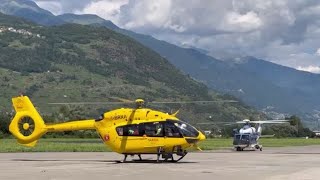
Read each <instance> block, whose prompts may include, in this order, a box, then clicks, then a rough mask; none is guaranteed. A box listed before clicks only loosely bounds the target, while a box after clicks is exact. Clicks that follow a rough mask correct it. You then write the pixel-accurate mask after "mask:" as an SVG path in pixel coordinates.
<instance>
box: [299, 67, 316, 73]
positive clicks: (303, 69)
mask: <svg viewBox="0 0 320 180" xmlns="http://www.w3.org/2000/svg"><path fill="white" fill-rule="evenodd" d="M297 69H298V70H300V71H307V72H312V73H317V74H320V67H319V66H306V67H301V66H298V68H297Z"/></svg>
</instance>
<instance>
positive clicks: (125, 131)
mask: <svg viewBox="0 0 320 180" xmlns="http://www.w3.org/2000/svg"><path fill="white" fill-rule="evenodd" d="M116 131H117V133H118V135H119V136H141V134H140V133H139V126H138V125H137V124H131V125H127V126H120V127H117V128H116Z"/></svg>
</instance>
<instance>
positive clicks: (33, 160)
mask: <svg viewBox="0 0 320 180" xmlns="http://www.w3.org/2000/svg"><path fill="white" fill-rule="evenodd" d="M11 161H23V162H98V163H113V164H123V163H134V164H135V163H145V164H185V163H198V162H193V161H179V162H176V161H164V160H160V161H159V162H157V160H155V159H143V160H139V159H137V160H136V159H132V160H128V161H125V162H123V161H120V160H97V159H92V160H91V159H85V160H84V159H78V160H77V159H65V160H60V159H11Z"/></svg>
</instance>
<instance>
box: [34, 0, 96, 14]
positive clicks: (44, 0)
mask: <svg viewBox="0 0 320 180" xmlns="http://www.w3.org/2000/svg"><path fill="white" fill-rule="evenodd" d="M33 1H34V2H35V3H37V5H38V6H39V7H41V8H43V9H46V10H49V11H50V12H52V13H53V14H55V15H59V14H63V13H74V12H75V11H78V10H79V9H83V8H85V7H86V6H87V5H89V4H91V3H95V2H97V1H99V0H33Z"/></svg>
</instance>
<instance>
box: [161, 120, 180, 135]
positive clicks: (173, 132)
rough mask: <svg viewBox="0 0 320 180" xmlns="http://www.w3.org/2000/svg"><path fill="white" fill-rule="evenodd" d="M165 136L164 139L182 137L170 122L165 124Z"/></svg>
mask: <svg viewBox="0 0 320 180" xmlns="http://www.w3.org/2000/svg"><path fill="white" fill-rule="evenodd" d="M165 136H166V137H182V136H181V134H180V133H179V130H178V128H177V127H176V126H175V125H174V124H173V123H171V122H168V121H167V122H166V123H165Z"/></svg>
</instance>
